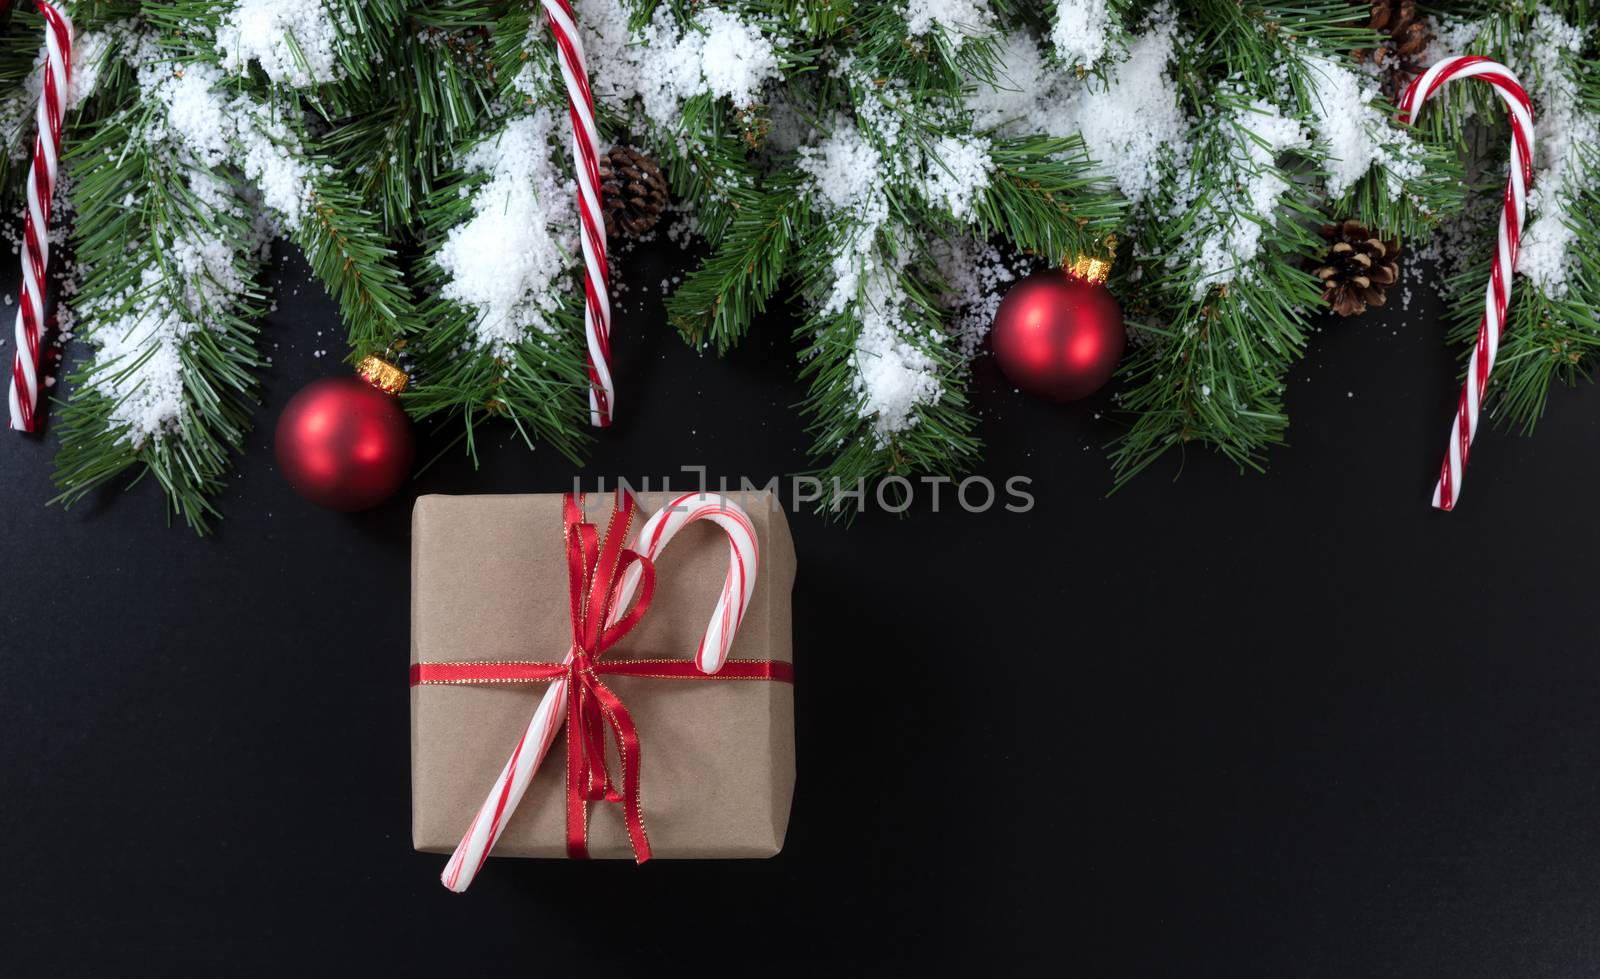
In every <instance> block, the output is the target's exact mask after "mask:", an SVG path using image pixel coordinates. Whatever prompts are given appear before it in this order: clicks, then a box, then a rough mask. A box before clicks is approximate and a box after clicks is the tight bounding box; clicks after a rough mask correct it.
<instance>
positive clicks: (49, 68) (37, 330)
mask: <svg viewBox="0 0 1600 979" xmlns="http://www.w3.org/2000/svg"><path fill="white" fill-rule="evenodd" d="M39 13H40V14H42V15H43V16H44V21H45V32H44V46H45V60H44V93H43V94H42V95H41V96H40V98H39V110H38V113H37V118H38V126H39V131H38V133H37V134H35V136H34V138H33V162H32V163H31V164H30V165H29V167H28V214H27V217H26V218H25V219H24V221H23V225H22V295H21V296H20V297H19V299H20V301H19V302H18V303H17V325H16V345H17V351H16V354H15V355H14V356H13V357H12V360H11V392H10V401H11V427H12V428H14V429H16V430H17V431H21V432H31V431H33V428H34V424H35V421H34V408H35V406H36V405H37V404H38V403H39V344H40V339H41V337H42V336H43V333H44V274H45V269H46V268H47V267H48V266H49V263H50V237H49V232H50V198H51V197H52V196H53V195H54V194H55V191H56V168H57V163H58V159H57V157H58V154H59V153H60V152H61V120H62V117H63V116H65V115H66V111H67V83H68V82H69V81H70V80H71V78H72V21H70V20H68V19H67V17H66V16H65V15H64V14H62V13H61V12H60V11H58V10H56V8H54V7H52V6H50V4H48V3H43V2H41V3H40V4H39Z"/></svg>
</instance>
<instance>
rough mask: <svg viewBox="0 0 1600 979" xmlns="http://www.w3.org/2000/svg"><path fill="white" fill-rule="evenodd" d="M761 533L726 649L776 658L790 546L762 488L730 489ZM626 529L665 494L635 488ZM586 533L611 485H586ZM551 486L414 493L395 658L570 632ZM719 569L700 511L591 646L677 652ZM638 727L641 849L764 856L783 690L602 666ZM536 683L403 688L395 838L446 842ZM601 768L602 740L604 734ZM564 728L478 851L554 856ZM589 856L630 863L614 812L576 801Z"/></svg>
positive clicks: (704, 612)
mask: <svg viewBox="0 0 1600 979" xmlns="http://www.w3.org/2000/svg"><path fill="white" fill-rule="evenodd" d="M727 495H728V496H730V497H731V498H733V499H734V500H736V501H737V502H738V503H739V504H740V505H741V506H743V507H744V508H745V510H746V511H747V512H748V513H749V515H750V520H751V523H752V525H753V526H754V527H755V530H756V537H757V539H758V540H759V542H760V567H759V569H758V571H757V581H756V588H755V594H754V595H753V596H752V597H751V601H750V608H749V609H748V611H747V612H746V613H745V617H744V622H743V624H742V625H741V626H740V627H739V631H738V634H737V636H736V637H735V639H734V642H733V648H732V650H731V651H730V653H729V655H730V657H731V658H735V659H758V660H759V659H772V660H783V661H785V662H792V661H793V658H792V652H791V649H790V620H789V595H790V590H791V588H792V587H793V584H794V573H795V558H794V542H793V540H792V539H791V538H790V536H789V527H788V523H787V522H786V521H785V519H784V515H783V511H782V509H781V508H780V507H779V506H778V504H777V502H776V500H775V499H774V498H773V496H772V494H770V493H730V494H727ZM638 502H639V504H640V508H641V512H640V513H638V514H636V515H635V517H634V522H633V525H632V528H631V532H636V531H637V529H638V527H640V526H641V525H642V524H643V523H644V521H645V519H647V518H648V517H649V515H650V513H649V512H646V511H644V510H643V508H644V507H645V506H646V505H648V506H651V507H657V506H660V505H662V503H663V502H664V500H663V498H662V497H661V496H659V495H657V494H649V495H647V496H645V497H641V498H639V500H638ZM587 504H588V505H587V509H586V513H587V516H588V519H589V520H590V521H594V522H598V523H599V525H600V530H601V532H604V529H605V520H606V518H607V516H608V515H609V513H610V506H611V494H610V493H604V494H601V493H591V494H588V498H587ZM561 530H562V521H561V495H560V494H539V495H519V496H424V497H421V498H419V499H418V500H417V504H416V508H415V510H414V511H413V513H412V539H411V662H412V663H413V664H415V663H419V662H428V663H437V662H448V661H459V660H541V661H549V662H559V661H560V660H561V659H562V658H563V657H564V656H565V655H566V652H567V649H568V647H569V646H570V645H571V642H572V622H571V617H570V613H569V609H568V598H567V565H566V557H565V553H564V551H563V547H562V535H561ZM727 570H728V543H727V536H726V535H725V534H724V533H723V532H722V531H721V530H720V529H719V528H718V527H717V526H716V525H715V524H712V523H709V522H706V521H699V522H696V523H693V524H690V525H688V526H686V527H684V528H683V529H682V530H681V531H680V532H679V533H678V535H677V537H676V538H674V539H673V540H672V542H671V543H669V544H668V545H667V546H666V548H665V549H664V550H663V551H662V552H661V554H660V556H659V557H658V559H657V560H656V593H655V598H654V600H653V601H652V602H651V603H650V609H649V611H648V612H647V613H646V614H645V616H644V618H643V619H642V620H641V621H640V623H639V624H638V626H637V627H635V628H634V630H633V631H632V632H630V633H629V634H628V635H627V636H626V637H625V638H624V639H623V640H622V641H621V642H620V643H618V644H617V645H616V646H615V647H613V648H612V649H610V650H608V651H607V653H606V656H605V658H606V659H635V658H646V657H671V658H679V659H685V660H687V659H692V658H693V656H694V651H695V647H696V646H697V645H698V644H699V642H700V637H701V635H702V634H703V633H704V632H705V627H706V622H707V620H708V619H709V618H710V616H711V609H712V607H713V606H714V605H715V604H716V600H717V594H718V592H719V591H720V590H721V588H722V581H723V578H724V576H725V575H726V574H727ZM603 679H604V682H605V684H606V685H607V686H609V687H610V688H611V689H612V690H613V691H615V692H616V694H617V696H618V697H620V698H622V701H623V703H624V704H626V705H627V707H628V710H629V711H630V712H631V713H632V714H633V718H634V722H635V723H636V724H637V726H638V731H639V740H640V744H641V746H642V750H641V773H640V774H641V783H640V784H641V789H640V797H641V802H642V805H643V809H644V824H645V829H646V831H647V832H648V833H649V835H650V846H651V849H652V851H653V853H654V855H655V856H656V857H665V858H669V859H670V858H674V857H677V858H685V857H769V856H772V855H773V854H775V853H777V852H778V851H779V850H781V849H782V848H783V838H784V833H785V830H786V829H787V828H788V823H789V803H790V800H791V798H792V797H793V795H794V696H793V686H792V685H791V684H788V683H782V682H776V681H764V680H716V679H705V680H700V679H695V680H663V679H652V678H647V677H626V676H607V677H604V678H603ZM546 686H547V684H544V683H533V684H499V685H494V684H483V685H466V684H463V685H423V686H415V687H412V688H411V835H412V843H413V845H414V846H415V847H416V849H418V850H422V851H425V852H429V853H450V852H452V851H453V850H454V849H455V848H456V844H457V843H459V842H460V841H461V836H462V834H463V833H464V832H465V831H466V829H467V826H468V824H469V823H471V821H472V817H473V815H474V814H475V813H476V812H477V811H478V807H479V806H480V805H482V803H483V800H484V796H485V795H486V794H487V793H488V791H489V789H490V787H491V786H492V785H494V782H495V779H496V777H497V776H498V775H499V774H500V770H501V768H502V767H504V765H505V763H506V759H507V757H509V755H510V753H511V749H512V748H513V747H514V746H515V745H516V743H517V739H518V738H519V737H521V736H522V732H523V730H524V729H525V728H526V727H527V724H528V720H529V718H531V717H532V716H533V710H534V707H535V706H536V705H537V703H538V701H539V698H540V697H541V696H542V695H543V694H544V691H545V688H546ZM607 754H608V760H609V764H610V766H611V771H612V772H618V771H619V769H618V767H617V762H616V754H615V746H614V745H613V744H611V743H610V741H609V739H608V742H607ZM565 776H566V729H565V727H563V729H562V731H561V732H560V733H559V734H558V735H557V736H556V740H555V742H554V743H553V744H552V745H551V748H550V752H549V754H548V755H546V757H545V760H544V762H543V764H542V765H541V766H540V768H539V771H538V772H537V773H536V774H535V776H534V778H533V782H532V784H531V785H530V786H529V787H528V792H527V795H525V796H524V797H523V799H522V803H521V805H519V806H518V807H517V809H516V811H515V812H514V813H513V814H512V816H511V819H510V821H509V823H508V824H507V826H506V828H505V832H504V833H503V835H502V836H501V837H500V841H499V843H498V844H497V845H496V846H495V848H494V851H493V854H494V855H495V856H510V857H563V858H564V857H565V856H566V855H567V847H566V799H565ZM588 825H589V853H590V855H591V856H593V857H597V858H629V859H631V858H632V857H633V850H632V849H631V847H630V846H629V845H628V836H627V830H626V828H625V827H624V825H623V820H622V808H621V806H618V805H612V804H603V803H596V804H591V805H590V806H589V824H588Z"/></svg>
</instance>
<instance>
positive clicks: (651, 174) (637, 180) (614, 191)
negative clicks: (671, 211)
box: [600, 146, 667, 238]
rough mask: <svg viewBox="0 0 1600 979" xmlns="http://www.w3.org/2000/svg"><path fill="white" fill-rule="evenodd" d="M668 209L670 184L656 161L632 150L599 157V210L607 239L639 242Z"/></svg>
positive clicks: (621, 148) (623, 148) (617, 150)
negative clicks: (632, 239) (603, 218)
mask: <svg viewBox="0 0 1600 979" xmlns="http://www.w3.org/2000/svg"><path fill="white" fill-rule="evenodd" d="M666 207H667V181H666V179H665V178H663V177H662V176H661V168H660V167H658V166H656V161H654V160H652V159H650V157H649V156H648V155H646V154H644V153H641V152H640V151H638V150H636V149H634V148H633V147H631V146H613V147H611V149H610V150H608V151H607V152H606V154H605V155H604V156H602V157H600V210H601V212H602V213H604V215H605V219H606V237H608V238H615V237H617V236H618V235H619V234H620V235H626V236H628V237H630V238H637V237H639V236H640V235H642V234H644V233H645V232H646V231H649V230H650V229H651V228H653V227H655V226H656V222H657V221H659V220H661V212H662V211H664V210H666Z"/></svg>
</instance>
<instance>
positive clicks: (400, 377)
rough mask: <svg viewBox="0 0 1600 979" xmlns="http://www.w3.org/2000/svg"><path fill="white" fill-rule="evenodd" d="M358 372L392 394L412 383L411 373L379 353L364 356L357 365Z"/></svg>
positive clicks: (373, 384) (367, 380) (371, 382)
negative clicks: (378, 354)
mask: <svg viewBox="0 0 1600 979" xmlns="http://www.w3.org/2000/svg"><path fill="white" fill-rule="evenodd" d="M356 373H357V374H360V375H361V379H362V380H364V381H366V382H367V383H368V384H370V385H372V386H373V387H375V388H377V389H379V390H380V391H387V392H389V393H390V394H399V393H400V392H401V391H404V390H405V389H406V385H407V384H410V383H411V376H410V375H409V374H407V373H406V372H405V371H403V370H401V369H400V368H398V367H396V366H395V365H393V364H391V363H389V362H388V361H387V360H384V359H383V358H382V357H379V356H377V355H373V356H370V357H363V358H362V359H361V363H359V364H357V365H356Z"/></svg>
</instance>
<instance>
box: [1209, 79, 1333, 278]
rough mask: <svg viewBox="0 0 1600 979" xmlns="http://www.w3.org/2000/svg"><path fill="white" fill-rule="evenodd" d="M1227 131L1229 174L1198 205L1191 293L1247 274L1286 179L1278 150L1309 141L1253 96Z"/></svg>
mask: <svg viewBox="0 0 1600 979" xmlns="http://www.w3.org/2000/svg"><path fill="white" fill-rule="evenodd" d="M1223 125H1224V126H1231V127H1232V129H1233V131H1232V132H1225V133H1224V134H1223V135H1222V136H1221V140H1222V142H1223V143H1224V144H1225V146H1226V151H1225V155H1226V160H1225V162H1224V161H1219V162H1223V165H1225V166H1226V167H1227V168H1228V170H1229V171H1231V172H1232V174H1233V176H1234V179H1231V180H1228V179H1225V180H1223V181H1222V183H1221V185H1220V186H1219V187H1218V189H1217V191H1216V193H1215V194H1213V195H1211V196H1209V197H1207V198H1206V199H1204V200H1203V201H1202V202H1201V203H1200V204H1199V205H1198V206H1199V211H1198V213H1197V214H1196V217H1195V227H1196V229H1197V231H1198V232H1199V233H1200V234H1201V235H1202V236H1203V237H1202V238H1201V240H1200V246H1199V248H1198V249H1197V251H1196V253H1195V255H1194V257H1193V259H1192V260H1191V268H1192V269H1193V270H1194V271H1196V272H1198V273H1199V275H1198V277H1197V278H1196V279H1195V282H1194V287H1193V295H1194V298H1196V299H1199V298H1200V297H1202V296H1204V295H1205V293H1206V291H1207V290H1208V289H1211V288H1212V287H1214V286H1219V285H1224V284H1226V283H1229V282H1232V281H1234V280H1235V279H1237V278H1240V277H1248V276H1249V275H1250V271H1249V270H1250V266H1251V264H1252V263H1253V262H1254V261H1255V260H1256V257H1257V256H1258V255H1259V254H1260V252H1261V239H1262V237H1263V235H1264V234H1265V233H1266V231H1267V229H1268V228H1270V227H1271V226H1272V224H1273V221H1274V215H1275V214H1276V212H1277V208H1278V200H1279V199H1280V198H1281V197H1282V196H1283V194H1284V192H1285V191H1287V190H1288V189H1289V180H1288V178H1287V177H1285V176H1284V175H1283V173H1282V172H1281V171H1280V170H1279V169H1278V167H1277V160H1278V157H1279V155H1280V154H1282V153H1284V152H1286V151H1288V150H1292V149H1304V148H1306V147H1308V146H1310V145H1311V138H1310V134H1308V133H1307V132H1306V131H1305V129H1304V128H1303V127H1302V126H1301V125H1300V123H1299V122H1297V121H1295V120H1294V119H1290V118H1287V117H1285V116H1284V115H1282V114H1281V113H1280V112H1279V111H1278V109H1277V107H1276V106H1273V105H1271V104H1270V103H1268V102H1265V101H1262V100H1256V101H1254V102H1252V103H1250V104H1249V105H1247V106H1243V107H1241V108H1240V109H1238V110H1237V111H1236V112H1235V113H1234V116H1233V119H1232V120H1231V121H1230V122H1227V123H1224V124H1223Z"/></svg>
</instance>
